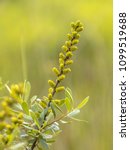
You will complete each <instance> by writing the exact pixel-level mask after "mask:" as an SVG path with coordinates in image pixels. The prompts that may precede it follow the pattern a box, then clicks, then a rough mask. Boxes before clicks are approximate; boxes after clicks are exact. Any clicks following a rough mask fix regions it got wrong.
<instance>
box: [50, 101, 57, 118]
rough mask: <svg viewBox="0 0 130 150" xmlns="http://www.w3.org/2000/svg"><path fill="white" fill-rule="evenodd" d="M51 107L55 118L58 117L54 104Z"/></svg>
mask: <svg viewBox="0 0 130 150" xmlns="http://www.w3.org/2000/svg"><path fill="white" fill-rule="evenodd" d="M50 106H51V109H52V112H53V115H54V118H55V117H56V112H55V107H54V105H53V103H51V104H50Z"/></svg>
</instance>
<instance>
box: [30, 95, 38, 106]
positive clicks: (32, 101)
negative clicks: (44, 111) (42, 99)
mask: <svg viewBox="0 0 130 150" xmlns="http://www.w3.org/2000/svg"><path fill="white" fill-rule="evenodd" d="M36 99H37V95H34V96H33V97H32V98H31V99H30V101H31V104H32V103H34V101H35V100H36Z"/></svg>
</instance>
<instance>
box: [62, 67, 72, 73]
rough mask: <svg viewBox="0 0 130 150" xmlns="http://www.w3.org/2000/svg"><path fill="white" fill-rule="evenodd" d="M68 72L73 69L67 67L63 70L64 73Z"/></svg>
mask: <svg viewBox="0 0 130 150" xmlns="http://www.w3.org/2000/svg"><path fill="white" fill-rule="evenodd" d="M68 72H71V69H70V68H66V69H64V70H63V73H64V74H66V73H68Z"/></svg>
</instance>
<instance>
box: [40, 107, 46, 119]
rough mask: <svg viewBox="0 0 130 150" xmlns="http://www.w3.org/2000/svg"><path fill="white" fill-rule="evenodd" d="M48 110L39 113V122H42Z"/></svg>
mask: <svg viewBox="0 0 130 150" xmlns="http://www.w3.org/2000/svg"><path fill="white" fill-rule="evenodd" d="M47 111H48V108H46V109H44V110H43V111H42V112H41V113H40V119H41V121H44V119H45V118H44V117H45V115H46V114H47Z"/></svg>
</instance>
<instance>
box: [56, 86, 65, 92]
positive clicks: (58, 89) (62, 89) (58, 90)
mask: <svg viewBox="0 0 130 150" xmlns="http://www.w3.org/2000/svg"><path fill="white" fill-rule="evenodd" d="M64 90H65V87H64V86H61V87H58V88H56V92H61V91H64Z"/></svg>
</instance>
